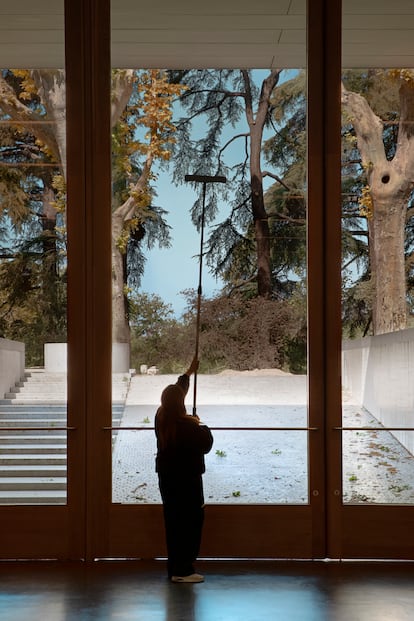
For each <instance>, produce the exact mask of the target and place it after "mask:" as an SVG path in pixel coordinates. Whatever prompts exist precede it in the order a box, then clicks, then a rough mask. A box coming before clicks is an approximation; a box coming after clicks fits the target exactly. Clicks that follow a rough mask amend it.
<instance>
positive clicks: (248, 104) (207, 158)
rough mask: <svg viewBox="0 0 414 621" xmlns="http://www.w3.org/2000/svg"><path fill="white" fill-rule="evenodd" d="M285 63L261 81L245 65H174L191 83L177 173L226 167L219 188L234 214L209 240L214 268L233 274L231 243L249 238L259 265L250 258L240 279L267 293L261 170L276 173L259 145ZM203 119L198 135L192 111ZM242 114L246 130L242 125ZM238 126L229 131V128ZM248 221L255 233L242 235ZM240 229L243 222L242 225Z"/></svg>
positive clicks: (213, 196)
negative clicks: (230, 156)
mask: <svg viewBox="0 0 414 621" xmlns="http://www.w3.org/2000/svg"><path fill="white" fill-rule="evenodd" d="M280 73H281V72H280V70H277V69H275V70H272V71H270V72H269V73H268V75H267V76H266V77H265V78H264V79H263V81H262V83H261V86H260V89H259V88H257V87H256V86H255V84H254V81H253V78H252V73H251V72H250V71H247V70H192V71H182V72H171V79H172V80H175V81H182V82H183V83H184V84H185V85H186V87H187V89H186V90H185V91H184V93H183V94H182V95H181V97H180V102H181V105H182V106H183V108H184V109H185V110H186V111H187V116H186V117H182V118H181V119H180V121H179V122H178V123H177V130H178V139H177V143H176V150H175V152H174V164H175V169H174V179H175V181H176V182H182V181H183V180H184V175H185V174H187V173H189V172H191V173H193V174H206V175H214V174H217V175H224V176H226V177H227V179H228V184H227V188H224V189H223V190H222V196H223V197H224V198H225V199H228V198H229V197H230V194H231V193H232V198H231V201H230V206H231V212H230V215H229V216H228V217H227V218H226V219H225V220H224V221H223V222H222V223H221V224H220V225H218V226H217V227H216V228H215V231H214V232H213V233H212V234H211V235H210V238H209V240H208V252H207V262H208V264H209V265H210V267H212V269H213V270H214V272H215V273H216V274H220V275H223V274H225V273H226V272H227V274H228V275H229V274H231V273H232V271H231V264H232V261H233V258H234V251H235V250H236V248H237V247H239V246H240V245H241V244H243V243H245V244H247V245H248V246H249V247H251V245H252V242H253V243H254V246H255V251H256V259H255V262H254V265H245V266H244V267H245V270H246V272H248V273H246V274H244V279H243V282H241V283H234V284H237V285H245V284H246V281H255V282H256V285H257V293H258V294H259V296H261V297H264V298H270V297H271V295H272V274H271V261H270V241H269V224H268V217H269V216H268V213H267V211H266V206H265V202H264V192H263V177H264V176H266V175H271V173H269V172H265V171H263V169H262V162H261V153H262V141H263V132H264V129H265V127H266V125H267V124H268V122H269V118H270V117H269V112H270V98H271V94H272V92H273V89H274V88H275V86H276V84H277V82H278V80H279V76H280ZM196 118H197V119H203V120H204V122H205V123H206V126H207V133H206V135H205V136H202V137H201V138H199V139H196V138H194V139H193V138H192V134H191V129H192V122H193V120H194V119H196ZM242 118H243V119H244V123H245V131H242V130H240V131H239V129H240V125H241V122H242ZM229 127H232V128H233V130H234V131H233V135H231V136H230V137H229V135H228V134H227V131H228V128H229ZM236 143H241V147H240V148H239V150H238V152H237V155H236V156H234V158H235V163H234V164H230V163H226V162H225V160H224V158H225V154H226V153H227V152H228V151H229V150H230V149H231V148H234V147H235V146H236ZM220 191H221V190H217V189H216V188H215V187H212V188H211V189H210V194H209V197H208V202H207V205H206V221H207V222H209V221H212V219H213V218H214V217H215V215H216V213H217V201H218V196H219V194H218V192H220ZM200 209H201V201H200V200H198V201H197V202H196V203H195V205H194V208H193V211H192V217H193V220H194V222H195V223H196V224H197V223H199V222H200ZM249 225H251V227H252V234H251V236H250V238H249V239H246V238H245V229H246V228H247V227H248V226H249ZM240 229H241V230H240Z"/></svg>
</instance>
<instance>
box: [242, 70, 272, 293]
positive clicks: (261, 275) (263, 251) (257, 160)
mask: <svg viewBox="0 0 414 621" xmlns="http://www.w3.org/2000/svg"><path fill="white" fill-rule="evenodd" d="M242 75H243V80H244V85H245V103H246V119H247V122H248V124H249V128H250V185H251V190H252V212H253V223H254V232H255V237H256V254H257V292H258V294H259V296H261V297H263V298H269V297H270V296H271V294H272V271H271V265H270V230H269V216H268V214H267V212H266V209H265V204H264V195H263V175H262V166H261V153H262V140H263V129H264V126H265V123H266V118H267V115H268V111H269V102H270V96H271V94H272V91H273V89H274V87H275V86H276V84H277V82H278V80H279V75H280V71H279V70H273V71H271V72H270V74H269V75H268V77H267V78H266V79H265V80H263V83H262V89H261V93H260V99H259V105H258V108H257V112H256V114H254V111H253V98H252V92H251V85H250V77H249V74H248V72H247V71H242Z"/></svg>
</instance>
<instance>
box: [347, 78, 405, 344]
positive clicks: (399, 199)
mask: <svg viewBox="0 0 414 621" xmlns="http://www.w3.org/2000/svg"><path fill="white" fill-rule="evenodd" d="M399 94H400V122H399V128H398V143H397V148H396V151H395V155H394V157H393V159H392V160H388V159H387V157H386V153H385V148H384V142H383V123H382V120H381V119H380V118H379V117H378V116H377V115H376V114H375V113H374V112H373V110H372V109H371V108H370V106H369V104H368V102H367V101H366V99H365V98H364V97H362V95H359V94H358V93H353V92H351V91H347V90H346V89H345V88H344V87H342V104H343V106H344V108H345V110H346V112H347V114H348V115H349V119H350V121H351V122H352V124H353V126H354V129H355V133H356V136H357V141H358V149H359V151H360V154H361V159H362V164H363V166H364V168H365V169H366V171H367V181H368V185H369V189H370V193H371V198H372V209H371V212H372V213H371V214H368V232H369V246H370V264H371V275H372V281H373V285H374V300H373V331H374V334H383V333H385V332H393V331H396V330H403V329H404V328H405V327H406V321H407V319H406V274H405V255H404V241H405V224H406V213H407V206H408V200H409V197H410V195H411V192H412V190H413V188H414V134H413V121H414V89H413V88H412V85H411V84H407V83H405V82H404V81H403V83H402V85H401V87H400V91H399Z"/></svg>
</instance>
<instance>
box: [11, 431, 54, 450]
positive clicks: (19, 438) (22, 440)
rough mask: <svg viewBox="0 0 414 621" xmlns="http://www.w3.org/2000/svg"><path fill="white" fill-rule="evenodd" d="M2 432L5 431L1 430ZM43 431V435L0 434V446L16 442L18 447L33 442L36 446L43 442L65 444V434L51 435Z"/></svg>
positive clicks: (43, 443) (41, 444) (42, 444)
mask: <svg viewBox="0 0 414 621" xmlns="http://www.w3.org/2000/svg"><path fill="white" fill-rule="evenodd" d="M3 433H6V432H4V431H3ZM15 433H16V432H13V434H15ZM27 433H29V432H27ZM39 433H40V432H39ZM43 433H44V434H45V435H24V434H23V433H22V434H21V435H17V434H16V435H10V434H8V435H0V446H6V445H9V444H18V445H19V446H20V447H22V446H25V445H27V444H34V445H36V446H44V445H45V444H54V445H59V446H66V435H53V436H52V435H50V433H49V432H43Z"/></svg>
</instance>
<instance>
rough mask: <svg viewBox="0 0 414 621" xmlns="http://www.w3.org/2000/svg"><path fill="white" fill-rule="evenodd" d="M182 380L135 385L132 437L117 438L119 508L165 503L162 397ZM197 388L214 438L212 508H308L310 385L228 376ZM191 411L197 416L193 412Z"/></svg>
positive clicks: (130, 406) (128, 414)
mask: <svg viewBox="0 0 414 621" xmlns="http://www.w3.org/2000/svg"><path fill="white" fill-rule="evenodd" d="M176 379H177V378H176V377H175V376H168V375H167V376H164V375H158V376H152V377H147V376H136V377H134V378H133V382H132V384H131V386H132V388H131V391H130V393H129V395H128V400H127V406H126V408H125V410H124V414H123V417H122V425H123V426H125V427H128V429H126V430H124V431H121V432H117V431H115V432H114V433H113V440H114V456H113V482H114V487H113V502H119V503H158V502H159V491H158V481H157V477H156V474H155V470H154V464H155V453H156V441H155V435H154V426H153V423H154V412H155V410H156V408H157V406H158V402H159V398H160V394H161V391H162V390H163V388H164V387H165V386H166V385H167V384H168V383H169V382H175V381H176ZM198 385H199V391H200V401H201V403H200V404H199V406H198V408H197V413H198V415H199V417H200V418H201V420H202V422H203V423H205V424H207V425H208V426H209V427H210V428H211V429H212V430H213V435H214V445H213V449H212V450H211V452H210V453H209V454H207V455H206V458H205V461H206V474H205V475H204V495H205V499H206V502H209V503H215V504H217V503H226V504H229V503H241V504H246V503H247V504H248V503H258V504H264V503H273V504H302V503H305V502H307V501H308V483H307V477H308V461H307V460H308V458H307V431H306V426H307V408H306V377H305V376H303V375H300V376H298V375H296V376H293V375H288V374H286V375H277V374H276V373H275V374H273V375H272V374H271V373H270V372H268V373H267V374H260V373H258V372H257V371H256V372H254V371H252V372H250V373H249V372H245V373H244V374H243V373H241V374H238V373H233V374H225V373H224V374H219V375H209V376H206V375H200V376H199V377H198ZM140 401H142V403H140ZM189 401H190V402H191V398H190V399H189ZM187 409H188V411H189V412H191V404H190V407H188V408H187ZM131 427H134V428H135V429H130V428H131ZM246 427H247V428H248V430H246ZM273 427H277V428H279V429H280V428H281V429H283V428H284V427H289V430H287V431H283V430H272V428H273ZM137 428H139V429H137ZM223 428H225V429H223ZM263 428H265V429H264V430H263ZM292 428H294V429H293V430H292ZM301 428H304V430H303V431H301Z"/></svg>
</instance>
